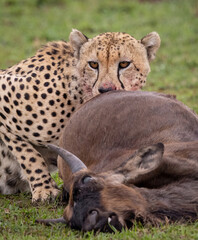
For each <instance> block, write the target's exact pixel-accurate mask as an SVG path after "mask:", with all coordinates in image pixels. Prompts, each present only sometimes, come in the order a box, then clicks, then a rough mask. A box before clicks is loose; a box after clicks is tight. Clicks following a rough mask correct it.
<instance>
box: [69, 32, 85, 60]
mask: <svg viewBox="0 0 198 240" xmlns="http://www.w3.org/2000/svg"><path fill="white" fill-rule="evenodd" d="M69 41H70V44H71V46H72V48H73V49H74V56H75V57H78V56H79V52H80V48H81V47H82V45H83V44H84V43H86V42H87V41H88V38H87V37H86V36H85V35H84V34H83V33H81V32H80V31H78V30H77V29H73V30H72V32H71V33H70V36H69Z"/></svg>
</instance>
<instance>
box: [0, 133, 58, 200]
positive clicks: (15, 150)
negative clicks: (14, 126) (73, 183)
mask: <svg viewBox="0 0 198 240" xmlns="http://www.w3.org/2000/svg"><path fill="white" fill-rule="evenodd" d="M1 138H2V140H3V141H4V143H5V145H6V146H7V147H8V149H9V150H10V151H11V152H12V154H13V155H14V156H15V157H16V159H17V160H18V162H19V164H20V166H21V168H22V171H23V174H24V175H25V177H26V178H27V180H28V182H29V184H30V188H31V192H32V201H33V202H36V201H45V200H47V199H48V198H49V197H56V196H57V195H58V193H59V190H58V188H57V186H56V183H55V182H54V180H53V179H52V178H51V176H50V173H49V171H48V168H47V165H46V163H45V161H44V159H43V158H42V156H41V154H40V153H39V152H37V151H36V150H35V149H34V147H33V146H32V145H31V144H30V143H28V142H26V141H24V140H22V139H21V138H19V137H16V136H15V135H12V134H11V133H8V134H6V135H4V134H1Z"/></svg>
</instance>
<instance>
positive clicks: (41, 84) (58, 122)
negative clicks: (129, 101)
mask: <svg viewBox="0 0 198 240" xmlns="http://www.w3.org/2000/svg"><path fill="white" fill-rule="evenodd" d="M159 45H160V38H159V36H158V34H157V33H155V32H153V33H150V34H148V35H147V36H146V37H144V38H143V39H142V40H140V41H137V40H136V39H135V38H133V37H131V36H130V35H129V34H125V33H105V34H101V35H99V36H97V37H95V38H93V39H88V38H87V37H85V36H84V35H83V34H82V33H81V32H79V31H77V30H73V31H72V32H71V34H70V40H69V42H64V41H57V42H51V43H48V44H47V45H46V46H44V47H42V48H41V49H40V50H38V51H37V52H36V54H35V55H34V56H33V57H30V58H28V59H26V60H23V61H21V62H20V63H18V64H16V65H14V66H12V67H10V68H8V69H6V70H1V71H0V89H1V94H0V103H1V104H0V138H1V141H2V144H1V149H0V152H1V163H3V164H2V165H1V166H0V171H1V176H0V184H1V185H0V187H1V189H0V190H1V192H2V193H7V194H8V193H14V192H16V191H23V190H25V189H28V186H29V188H30V190H31V192H32V198H33V201H37V200H45V199H47V198H48V197H49V195H51V196H56V195H57V194H58V192H59V190H58V189H57V187H56V185H55V183H54V181H53V180H52V178H51V176H50V174H49V171H50V169H51V167H50V165H53V164H54V163H55V164H56V155H53V154H51V153H50V152H49V150H47V149H46V148H44V146H45V145H46V144H48V143H54V144H57V143H58V140H59V138H60V135H61V133H62V130H63V128H64V127H65V124H66V122H67V120H68V119H69V118H70V117H71V115H72V114H73V112H75V111H76V109H78V108H79V106H80V105H81V104H82V103H83V102H85V101H87V100H89V99H90V98H92V97H94V96H96V95H97V94H99V93H101V92H105V91H109V90H117V89H125V90H137V89H140V88H141V87H142V86H143V85H144V83H145V81H146V77H147V75H148V73H149V71H150V67H149V61H150V60H152V59H153V58H154V56H155V53H156V51H157V49H158V48H159ZM120 63H122V64H120ZM93 66H97V68H95V67H94V68H93ZM123 66H124V67H123ZM2 152H4V153H5V154H3V153H2ZM4 155H5V156H4ZM7 167H8V168H9V169H11V171H10V175H13V178H12V179H11V180H8V178H7V176H8V175H9V173H8V172H6V171H5V169H7ZM3 173H4V174H3ZM3 179H4V180H3ZM13 179H15V180H16V181H15V180H13ZM19 180H21V181H19ZM18 181H19V182H22V185H23V186H24V184H23V183H24V181H25V186H26V187H25V189H24V188H23V186H22V187H19V185H20V183H18ZM9 186H10V188H11V189H9ZM16 186H17V187H16Z"/></svg>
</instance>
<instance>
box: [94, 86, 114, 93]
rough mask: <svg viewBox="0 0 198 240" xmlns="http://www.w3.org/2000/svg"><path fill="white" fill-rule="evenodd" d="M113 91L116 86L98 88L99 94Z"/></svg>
mask: <svg viewBox="0 0 198 240" xmlns="http://www.w3.org/2000/svg"><path fill="white" fill-rule="evenodd" d="M113 90H116V86H108V87H99V88H98V92H99V93H105V92H109V91H113Z"/></svg>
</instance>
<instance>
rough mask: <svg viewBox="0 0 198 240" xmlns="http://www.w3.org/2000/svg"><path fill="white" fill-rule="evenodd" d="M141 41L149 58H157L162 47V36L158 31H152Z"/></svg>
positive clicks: (150, 59)
mask: <svg viewBox="0 0 198 240" xmlns="http://www.w3.org/2000/svg"><path fill="white" fill-rule="evenodd" d="M141 43H142V44H143V45H144V46H145V48H146V51H147V56H148V60H149V61H152V60H153V59H155V55H156V52H157V50H158V49H159V47H160V43H161V40H160V36H159V34H158V33H157V32H151V33H149V34H147V35H146V36H145V37H143V38H142V39H141Z"/></svg>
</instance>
